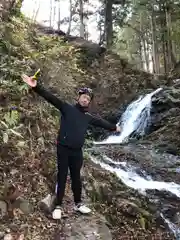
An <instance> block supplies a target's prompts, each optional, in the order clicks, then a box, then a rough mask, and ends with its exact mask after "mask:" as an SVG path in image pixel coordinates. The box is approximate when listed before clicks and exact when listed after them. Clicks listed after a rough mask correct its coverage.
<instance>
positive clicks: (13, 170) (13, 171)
mask: <svg viewBox="0 0 180 240" xmlns="http://www.w3.org/2000/svg"><path fill="white" fill-rule="evenodd" d="M16 173H18V170H17V169H12V170H11V172H10V174H11V175H15V174H16Z"/></svg>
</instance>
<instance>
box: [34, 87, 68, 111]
mask: <svg viewBox="0 0 180 240" xmlns="http://www.w3.org/2000/svg"><path fill="white" fill-rule="evenodd" d="M32 89H33V90H34V91H35V92H36V93H38V94H39V95H40V96H41V97H43V98H44V99H46V100H47V101H48V102H49V103H51V104H52V105H53V106H55V107H56V108H57V109H59V110H60V111H63V109H64V106H65V105H66V102H64V101H62V100H61V99H59V98H57V97H56V96H54V95H53V94H52V93H51V92H49V91H48V90H46V89H45V88H44V87H43V86H41V85H40V84H37V85H36V87H33V88H32Z"/></svg>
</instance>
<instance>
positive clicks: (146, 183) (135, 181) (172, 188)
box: [90, 156, 180, 197]
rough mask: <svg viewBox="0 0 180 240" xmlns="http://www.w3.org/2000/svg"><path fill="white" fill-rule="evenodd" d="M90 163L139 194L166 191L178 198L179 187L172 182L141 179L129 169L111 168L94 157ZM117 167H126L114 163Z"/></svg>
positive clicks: (179, 194) (110, 161) (149, 178)
mask: <svg viewBox="0 0 180 240" xmlns="http://www.w3.org/2000/svg"><path fill="white" fill-rule="evenodd" d="M90 158H91V161H93V162H94V163H96V164H99V165H100V166H101V167H102V168H103V169H105V170H107V171H109V172H111V173H114V174H116V175H117V176H118V177H119V178H120V179H121V180H122V182H123V183H124V184H125V185H127V186H128V187H131V188H133V189H136V190H139V191H140V192H141V193H144V194H145V193H146V190H148V189H157V190H166V191H169V192H171V193H173V194H175V195H176V196H177V197H180V185H178V184H176V183H173V182H158V181H153V180H152V178H151V177H150V176H147V177H146V178H145V177H141V176H140V175H139V174H137V173H136V172H135V171H133V170H132V169H131V168H127V169H126V168H121V167H112V166H111V165H110V164H108V163H105V162H102V161H99V160H98V159H96V158H95V157H92V156H90ZM104 158H106V160H108V161H109V163H114V164H115V162H114V161H113V160H111V159H110V158H108V157H107V156H104ZM116 164H118V166H120V165H121V166H126V163H125V162H123V163H121V162H118V163H116Z"/></svg>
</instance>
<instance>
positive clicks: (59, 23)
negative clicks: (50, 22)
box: [58, 0, 61, 31]
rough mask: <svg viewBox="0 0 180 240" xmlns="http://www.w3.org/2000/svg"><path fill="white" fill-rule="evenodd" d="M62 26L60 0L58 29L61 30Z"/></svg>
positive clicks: (59, 5)
mask: <svg viewBox="0 0 180 240" xmlns="http://www.w3.org/2000/svg"><path fill="white" fill-rule="evenodd" d="M60 27H61V2H60V0H59V4H58V31H59V30H60Z"/></svg>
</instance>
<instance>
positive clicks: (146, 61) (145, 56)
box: [140, 14, 149, 72]
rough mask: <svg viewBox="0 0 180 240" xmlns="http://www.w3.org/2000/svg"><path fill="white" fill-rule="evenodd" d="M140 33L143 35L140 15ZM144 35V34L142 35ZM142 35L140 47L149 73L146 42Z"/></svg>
mask: <svg viewBox="0 0 180 240" xmlns="http://www.w3.org/2000/svg"><path fill="white" fill-rule="evenodd" d="M140 32H141V33H143V32H144V30H143V16H142V14H140ZM144 35H145V33H144ZM144 35H141V42H142V47H143V53H144V54H143V55H144V60H145V63H146V70H147V71H148V72H149V58H148V51H147V44H148V43H147V41H146V40H145V38H144Z"/></svg>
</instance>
